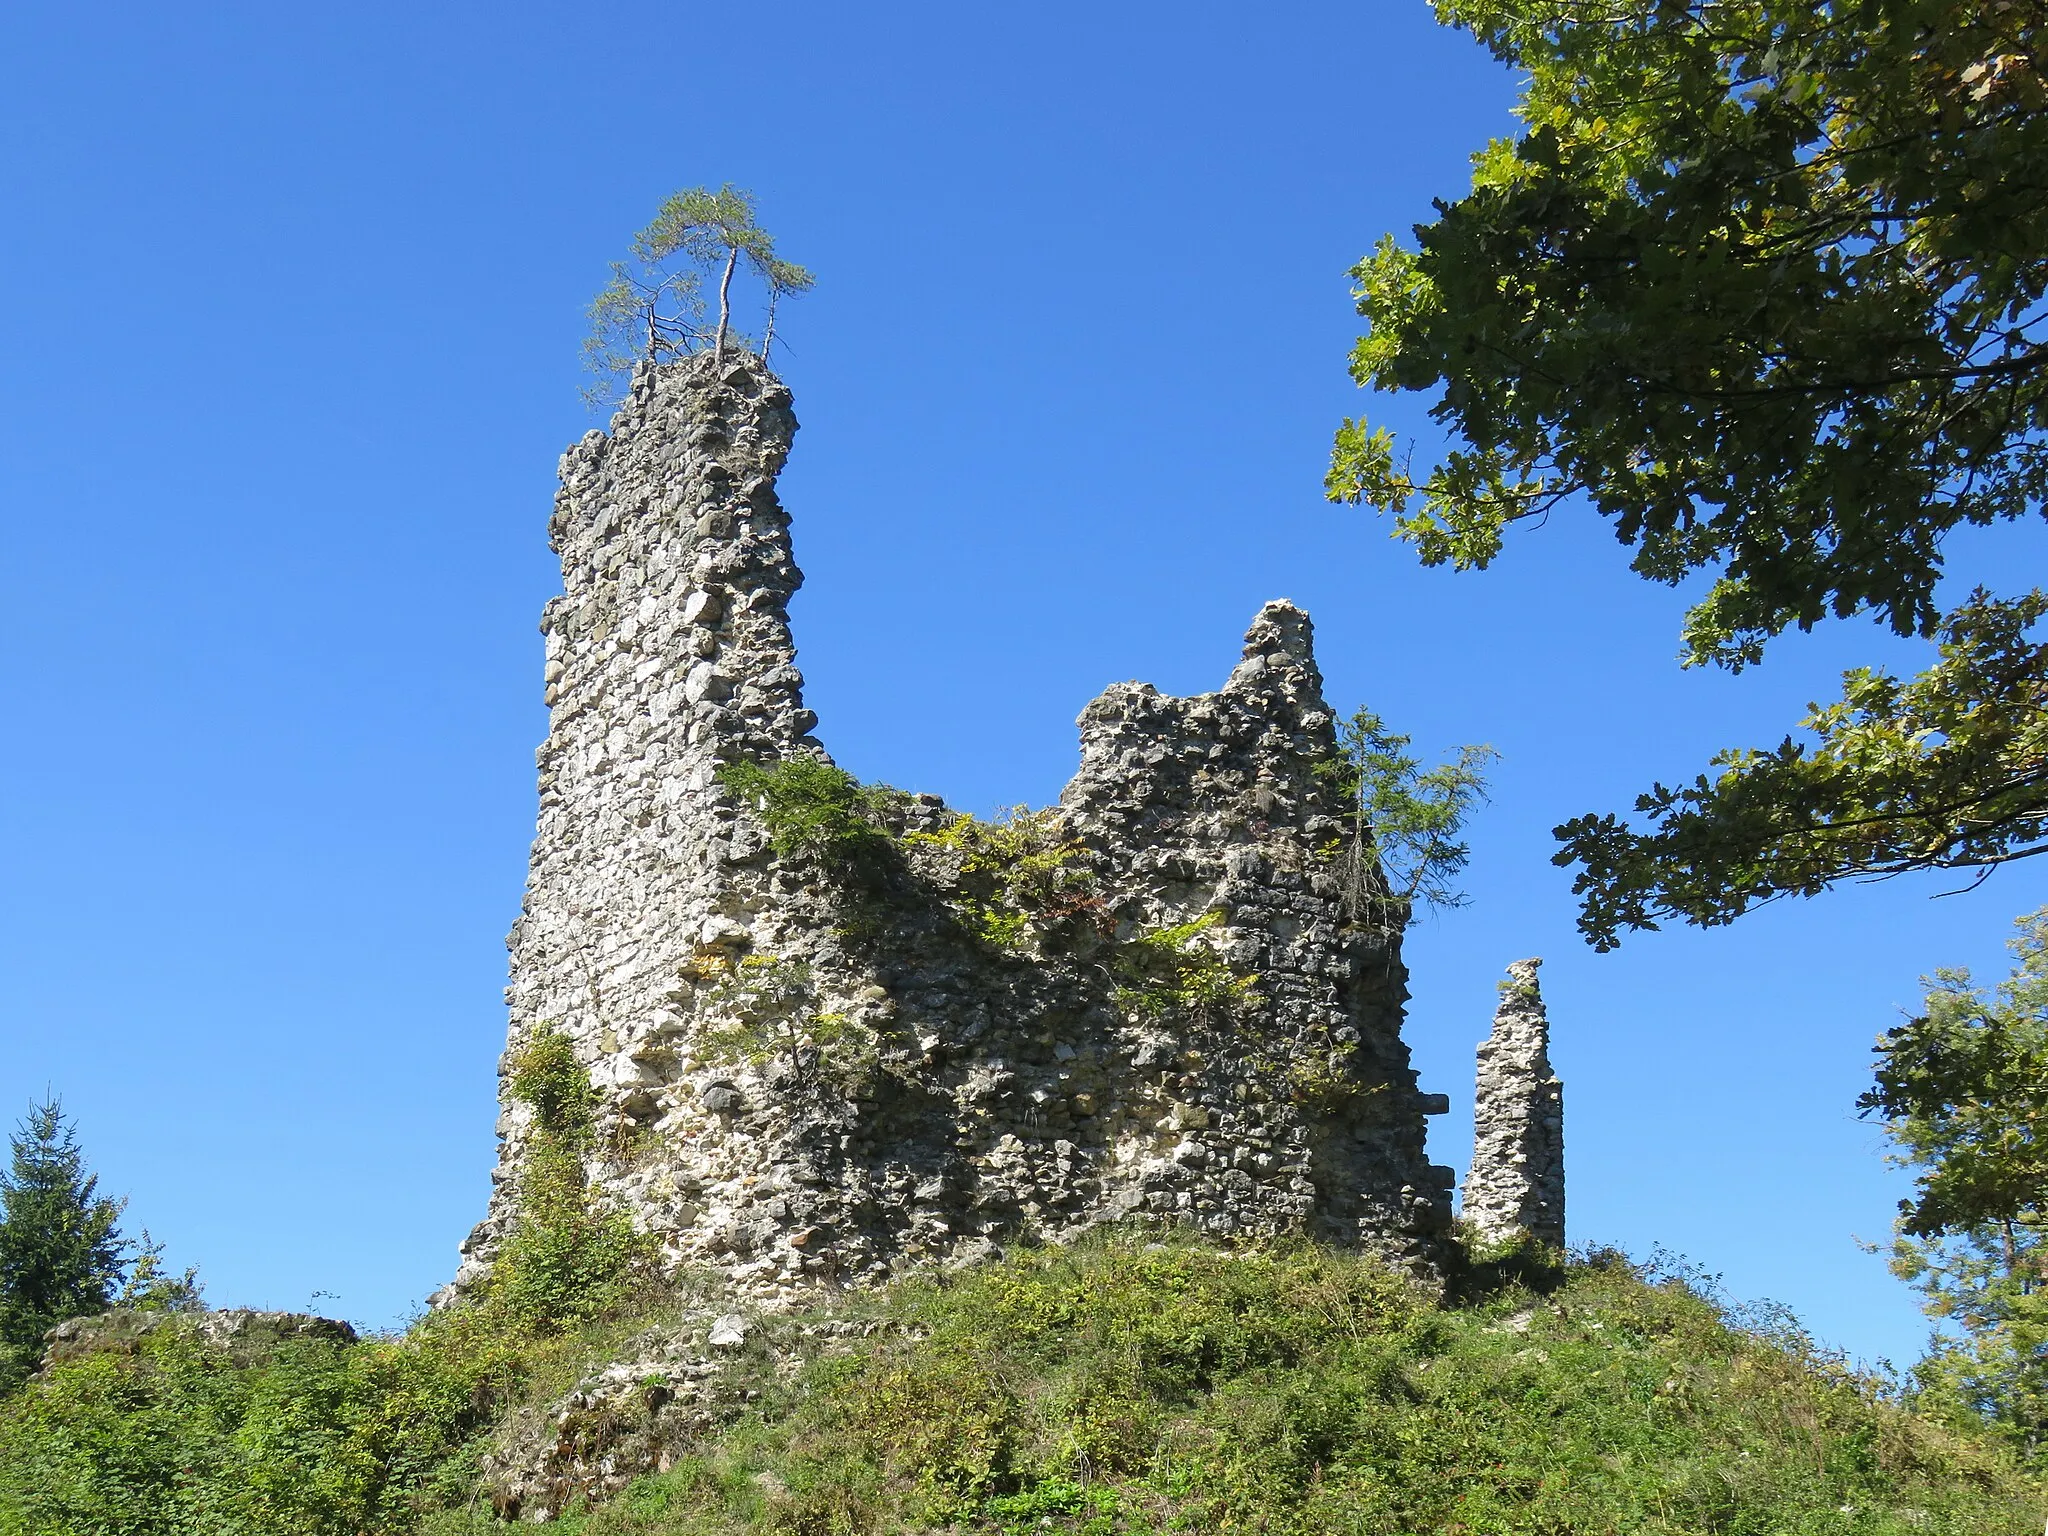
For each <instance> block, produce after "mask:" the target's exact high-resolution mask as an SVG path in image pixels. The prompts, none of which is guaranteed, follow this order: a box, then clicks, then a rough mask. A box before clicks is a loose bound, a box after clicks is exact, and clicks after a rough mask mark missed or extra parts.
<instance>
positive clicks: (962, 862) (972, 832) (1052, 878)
mask: <svg viewBox="0 0 2048 1536" xmlns="http://www.w3.org/2000/svg"><path fill="white" fill-rule="evenodd" d="M903 841H904V844H905V845H906V846H907V847H909V848H912V849H918V848H928V849H933V850H937V851H943V852H946V853H950V854H953V855H955V856H957V858H958V860H959V876H958V880H957V883H956V886H955V888H954V889H953V890H952V891H951V892H950V893H949V894H950V896H951V900H952V905H953V907H954V909H955V910H956V911H957V912H958V913H959V914H960V917H961V920H962V921H963V923H964V924H965V926H966V927H967V930H968V931H969V932H970V933H971V934H973V935H974V937H975V938H977V939H978V940H980V941H981V942H982V943H984V944H986V945H988V946H989V947H990V948H991V949H1002V950H1010V951H1018V950H1021V949H1023V948H1025V940H1026V938H1027V936H1028V935H1029V933H1030V931H1031V929H1032V928H1033V927H1034V926H1039V927H1049V926H1053V925H1057V924H1059V923H1062V922H1064V921H1067V920H1070V919H1073V918H1076V917H1080V916H1084V915H1087V914H1090V913H1094V912H1097V911H1099V910H1100V909H1101V906H1102V902H1101V899H1100V898H1099V897H1098V896H1097V895H1096V894H1095V889H1096V886H1095V877H1094V875H1093V873H1091V872H1090V871H1089V869H1088V868H1087V866H1086V864H1085V862H1084V858H1085V853H1086V850H1085V849H1084V848H1083V847H1082V845H1081V844H1080V843H1078V842H1075V841H1074V840H1073V839H1071V838H1069V837H1067V836H1065V834H1064V828H1063V826H1062V824H1061V822H1060V818H1059V813H1058V812H1057V811H1054V810H1042V811H1034V810H1031V809H1029V808H1028V807H1025V806H1021V805H1018V806H1012V807H1010V809H1008V810H1006V811H1004V812H1002V813H1001V814H1000V815H998V816H997V817H996V818H995V819H994V820H993V821H982V820H980V819H979V818H977V817H974V816H968V815H964V814H963V815H957V816H955V817H954V818H953V820H951V821H950V822H948V823H947V824H946V825H945V826H944V827H942V828H940V829H939V830H938V831H936V832H912V833H910V834H909V835H908V836H907V837H905V838H904V839H903Z"/></svg>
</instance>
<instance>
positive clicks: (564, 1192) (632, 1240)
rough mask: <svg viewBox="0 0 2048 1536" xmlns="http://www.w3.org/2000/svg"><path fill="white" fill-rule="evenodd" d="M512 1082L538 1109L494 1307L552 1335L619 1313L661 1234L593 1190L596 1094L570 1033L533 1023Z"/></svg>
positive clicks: (489, 1298)
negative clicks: (639, 1227) (646, 1230)
mask: <svg viewBox="0 0 2048 1536" xmlns="http://www.w3.org/2000/svg"><path fill="white" fill-rule="evenodd" d="M510 1086H511V1092H512V1096H513V1097H514V1098H515V1099H518V1100H520V1101H521V1102H523V1103H525V1104H527V1105H528V1106H530V1107H531V1108H532V1110H533V1125H532V1128H531V1129H530V1130H529V1132H528V1134H527V1140H526V1147H525V1150H524V1156H523V1158H522V1161H521V1164H520V1169H519V1200H518V1207H517V1212H516V1214H515V1216H514V1218H513V1223H512V1230H511V1231H510V1232H509V1233H508V1234H507V1235H506V1238H505V1241H504V1243H503V1244H502V1245H501V1246H500V1249H499V1252H498V1256H497V1260H496V1262H495V1264H494V1265H493V1266H492V1272H491V1276H490V1280H489V1282H488V1284H487V1287H486V1292H485V1298H486V1301H485V1304H486V1305H488V1306H491V1307H494V1308H496V1309H497V1310H499V1311H501V1312H502V1313H504V1314H505V1316H506V1319H507V1321H509V1322H510V1323H511V1324H512V1325H513V1326H514V1327H515V1328H518V1329H523V1330H527V1331H538V1332H549V1331H553V1330H556V1329H559V1328H561V1327H563V1326H564V1325H565V1324H569V1323H574V1322H581V1321H584V1320H586V1319H589V1318H593V1317H598V1316H601V1315H603V1314H604V1313H606V1312H609V1311H612V1310H613V1309H615V1308H616V1307H618V1306H619V1305H620V1304H621V1302H623V1301H624V1300H625V1299H626V1297H627V1296H628V1295H629V1294H630V1292H631V1291H632V1289H633V1288H634V1287H635V1285H636V1284H641V1283H644V1282H645V1281H646V1279H647V1278H648V1276H649V1272H650V1271H651V1269H652V1266H653V1263H654V1260H655V1258H656V1250H655V1246H654V1243H653V1240H652V1239H651V1238H649V1237H646V1236H645V1235H643V1234H641V1233H638V1232H636V1231H634V1229H633V1223H632V1220H631V1218H629V1217H628V1216H627V1215H626V1214H625V1212H623V1211H618V1210H613V1209H610V1208H608V1207H606V1206H604V1205H602V1204H601V1203H599V1202H598V1201H597V1200H595V1199H594V1198H593V1197H592V1195H591V1192H590V1188H589V1182H588V1179H587V1178H586V1176H585V1173H584V1166H583V1159H584V1156H585V1155H586V1153H587V1152H588V1150H589V1148H590V1143H591V1137H592V1132H593V1130H594V1124H593V1116H594V1113H595V1108H596V1103H597V1096H596V1094H595V1093H594V1092H593V1091H592V1089H591V1086H590V1078H589V1075H588V1074H587V1073H585V1072H584V1070H583V1067H582V1064H581V1063H580V1062H578V1061H577V1059H576V1053H575V1049H574V1047H573V1046H572V1045H571V1044H570V1042H569V1039H568V1037H567V1036H565V1035H563V1034H562V1033H561V1032H560V1031H558V1030H556V1029H555V1028H553V1027H552V1026H551V1025H541V1026H539V1027H538V1028H536V1029H534V1030H533V1031H532V1032H531V1033H530V1034H529V1035H528V1037H527V1038H526V1040H525V1041H524V1042H522V1043H521V1045H520V1047H519V1049H518V1050H517V1051H516V1052H515V1053H514V1054H513V1057H512V1061H511V1074H510Z"/></svg>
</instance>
